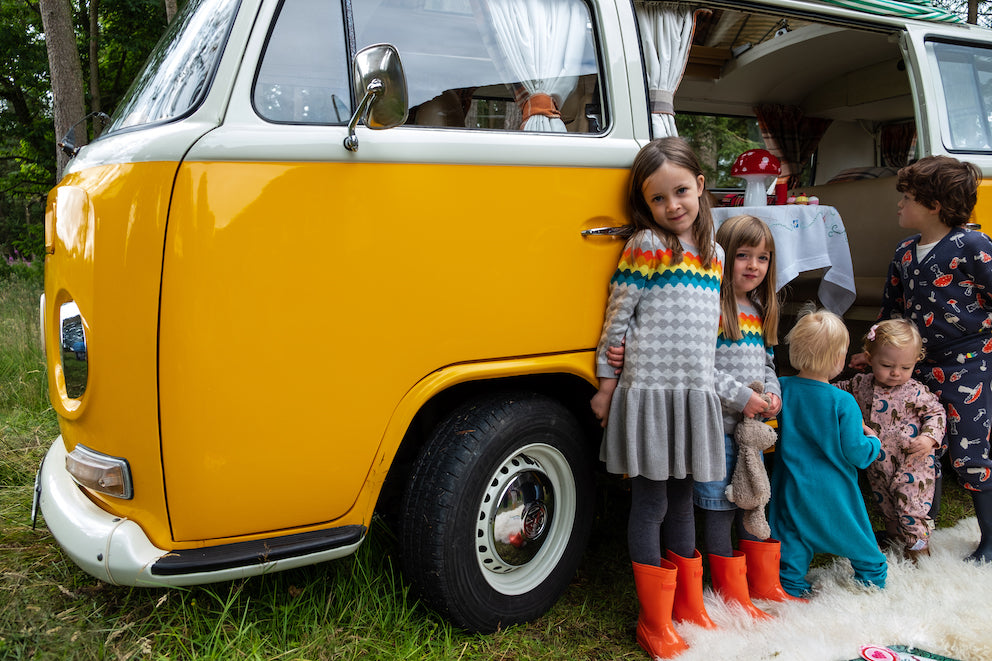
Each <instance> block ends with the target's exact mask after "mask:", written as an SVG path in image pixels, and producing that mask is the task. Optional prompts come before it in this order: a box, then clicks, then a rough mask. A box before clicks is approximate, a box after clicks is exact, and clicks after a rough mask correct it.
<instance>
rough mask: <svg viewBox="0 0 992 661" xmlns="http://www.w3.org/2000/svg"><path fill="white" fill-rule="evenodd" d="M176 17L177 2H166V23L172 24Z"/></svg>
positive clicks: (172, 0)
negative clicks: (173, 18)
mask: <svg viewBox="0 0 992 661" xmlns="http://www.w3.org/2000/svg"><path fill="white" fill-rule="evenodd" d="M175 15H176V0H165V22H166V24H168V23H171V22H172V17H173V16H175Z"/></svg>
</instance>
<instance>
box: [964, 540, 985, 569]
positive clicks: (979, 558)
mask: <svg viewBox="0 0 992 661" xmlns="http://www.w3.org/2000/svg"><path fill="white" fill-rule="evenodd" d="M965 560H967V561H969V562H985V563H989V564H992V544H987V543H985V541H984V540H982V543H981V544H979V545H978V548H977V549H975V552H974V553H972V554H971V555H969V556H968V557H967V558H965Z"/></svg>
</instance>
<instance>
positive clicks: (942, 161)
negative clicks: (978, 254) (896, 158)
mask: <svg viewBox="0 0 992 661" xmlns="http://www.w3.org/2000/svg"><path fill="white" fill-rule="evenodd" d="M981 180H982V172H981V170H979V169H978V167H977V166H975V165H974V164H973V163H968V162H965V161H959V160H958V159H956V158H951V157H950V156H925V157H923V158H921V159H920V160H918V161H916V162H915V163H912V164H911V165H907V166H906V167H904V168H902V169H900V170H899V183H897V184H896V190H898V191H899V192H900V193H912V195H913V197H914V198H916V201H917V202H919V203H920V204H922V205H923V206H925V207H926V208H928V209H935V208H936V207H937V204H938V203H939V204H940V221H941V222H942V223H944V224H945V225H947V226H948V227H958V226H960V225H964V224H965V223H966V222H968V219H969V218H970V217H971V212H972V210H974V208H975V203H976V202H977V201H978V184H979V182H980V181H981Z"/></svg>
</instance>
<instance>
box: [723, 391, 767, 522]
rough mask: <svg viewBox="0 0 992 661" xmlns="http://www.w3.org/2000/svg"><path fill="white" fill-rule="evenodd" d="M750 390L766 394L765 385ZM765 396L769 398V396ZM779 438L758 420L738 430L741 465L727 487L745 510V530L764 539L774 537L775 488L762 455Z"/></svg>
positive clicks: (729, 497) (729, 495) (746, 420)
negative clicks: (770, 513) (769, 511)
mask: <svg viewBox="0 0 992 661" xmlns="http://www.w3.org/2000/svg"><path fill="white" fill-rule="evenodd" d="M750 387H751V388H752V389H753V390H754V391H755V392H756V393H758V394H761V393H762V392H763V391H764V386H763V385H762V384H761V383H760V382H757V381H755V382H754V383H752V384H751V386H750ZM762 396H763V397H765V399H767V396H766V395H762ZM777 438H778V434H777V433H776V432H775V430H774V429H772V428H771V427H769V426H768V425H766V424H765V423H763V422H761V421H760V420H757V419H755V418H744V419H743V420H741V421H740V422H738V423H737V429H736V430H735V431H734V440H735V441H736V442H737V466H736V467H735V468H734V474H733V475H732V476H731V478H730V484H729V485H727V500H729V501H730V502H732V503H734V504H736V505H737V507H739V508H741V509H742V510H744V529H745V530H747V531H748V532H749V533H751V534H752V535H754V536H755V537H758V538H760V539H768V538H769V537H771V534H772V531H771V528H769V527H768V520H767V519H766V518H765V505H767V504H768V500H769V499H770V498H771V495H772V488H771V485H770V484H769V483H768V473H766V472H765V464H764V463H763V462H762V459H761V455H762V453H763V452H764V451H765V450H767V449H768V448H770V447H771V446H773V445H775V440H776V439H777Z"/></svg>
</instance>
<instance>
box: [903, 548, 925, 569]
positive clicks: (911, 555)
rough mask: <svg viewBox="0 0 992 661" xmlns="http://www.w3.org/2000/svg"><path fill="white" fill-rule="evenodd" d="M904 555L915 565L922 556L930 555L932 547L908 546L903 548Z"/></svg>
mask: <svg viewBox="0 0 992 661" xmlns="http://www.w3.org/2000/svg"><path fill="white" fill-rule="evenodd" d="M902 554H903V557H904V558H906V559H907V560H910V561H911V562H912V563H913V564H914V565H915V564H916V563H917V561H918V559H919V558H920V557H921V556H925V557H930V547H929V546H924V547H923V548H919V549H917V548H913V547H912V546H907V547H906V548H905V549H903V553H902Z"/></svg>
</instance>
